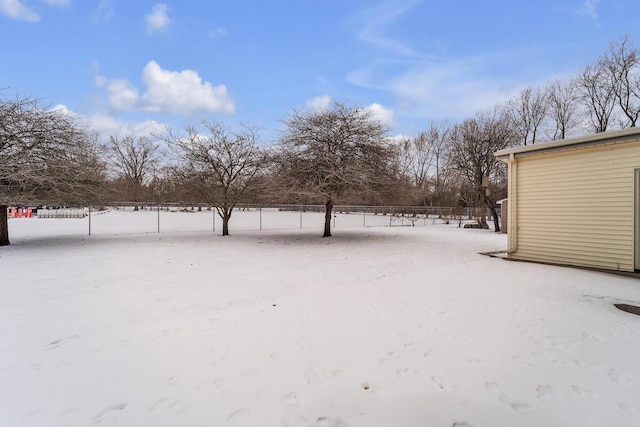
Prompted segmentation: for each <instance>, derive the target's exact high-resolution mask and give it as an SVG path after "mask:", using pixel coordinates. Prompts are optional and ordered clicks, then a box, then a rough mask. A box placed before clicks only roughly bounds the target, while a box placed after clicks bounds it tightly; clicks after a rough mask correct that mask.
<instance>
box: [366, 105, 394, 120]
mask: <svg viewBox="0 0 640 427" xmlns="http://www.w3.org/2000/svg"><path fill="white" fill-rule="evenodd" d="M364 110H365V111H366V112H368V113H369V114H371V117H372V118H373V119H374V120H378V121H379V122H380V123H382V124H384V125H387V126H391V125H393V115H394V112H393V110H390V109H388V108H385V107H383V106H382V105H380V104H378V103H373V104H371V105H369V106H367V107H365V108H364Z"/></svg>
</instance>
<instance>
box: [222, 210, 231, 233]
mask: <svg viewBox="0 0 640 427" xmlns="http://www.w3.org/2000/svg"><path fill="white" fill-rule="evenodd" d="M232 212H233V208H223V209H222V235H223V236H228V235H229V220H230V219H231V213H232Z"/></svg>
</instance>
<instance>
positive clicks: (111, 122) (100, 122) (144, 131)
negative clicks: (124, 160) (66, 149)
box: [84, 113, 166, 142]
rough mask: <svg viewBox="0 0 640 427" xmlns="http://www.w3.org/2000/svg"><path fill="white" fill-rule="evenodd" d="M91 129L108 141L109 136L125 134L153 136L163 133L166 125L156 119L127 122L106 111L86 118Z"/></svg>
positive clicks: (100, 138) (100, 139)
mask: <svg viewBox="0 0 640 427" xmlns="http://www.w3.org/2000/svg"><path fill="white" fill-rule="evenodd" d="M84 120H85V121H86V123H87V125H88V126H89V127H91V129H93V130H95V131H96V133H97V134H98V140H99V141H101V142H106V141H108V139H109V136H118V137H122V136H124V135H133V136H147V137H149V136H151V135H160V134H162V133H163V132H164V131H165V129H166V126H165V125H164V124H162V123H158V122H156V121H155V120H145V121H143V122H134V123H131V122H125V121H123V120H120V119H116V118H114V117H112V116H110V115H108V114H105V113H97V114H93V115H91V116H89V117H86V118H85V119H84Z"/></svg>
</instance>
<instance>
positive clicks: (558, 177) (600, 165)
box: [496, 128, 640, 272]
mask: <svg viewBox="0 0 640 427" xmlns="http://www.w3.org/2000/svg"><path fill="white" fill-rule="evenodd" d="M496 157H497V158H498V159H500V160H502V161H504V162H505V163H507V165H508V168H509V194H508V199H509V203H508V212H507V218H503V219H502V221H503V222H505V221H507V225H508V242H509V243H508V245H509V246H508V252H507V253H508V257H509V258H512V259H517V260H524V261H537V262H546V263H553V264H565V265H574V266H581V267H590V268H599V269H606V270H618V271H627V272H633V271H639V270H640V129H637V128H632V129H625V130H622V131H616V132H607V133H602V134H596V135H591V136H587V137H583V138H575V139H567V140H563V141H556V142H550V143H545V144H536V145H531V146H524V147H518V148H512V149H507V150H501V151H498V152H496Z"/></svg>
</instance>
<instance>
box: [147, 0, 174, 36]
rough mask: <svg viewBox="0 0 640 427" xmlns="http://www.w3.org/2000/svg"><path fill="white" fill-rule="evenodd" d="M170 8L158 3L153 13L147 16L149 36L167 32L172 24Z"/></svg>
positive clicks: (152, 9) (153, 8)
mask: <svg viewBox="0 0 640 427" xmlns="http://www.w3.org/2000/svg"><path fill="white" fill-rule="evenodd" d="M168 13H169V6H167V5H166V4H164V3H156V4H154V5H153V7H152V8H151V13H149V14H148V15H147V16H145V20H146V21H147V32H148V33H149V34H152V33H157V32H162V31H165V30H166V29H167V28H169V25H170V24H171V19H169V15H168Z"/></svg>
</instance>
